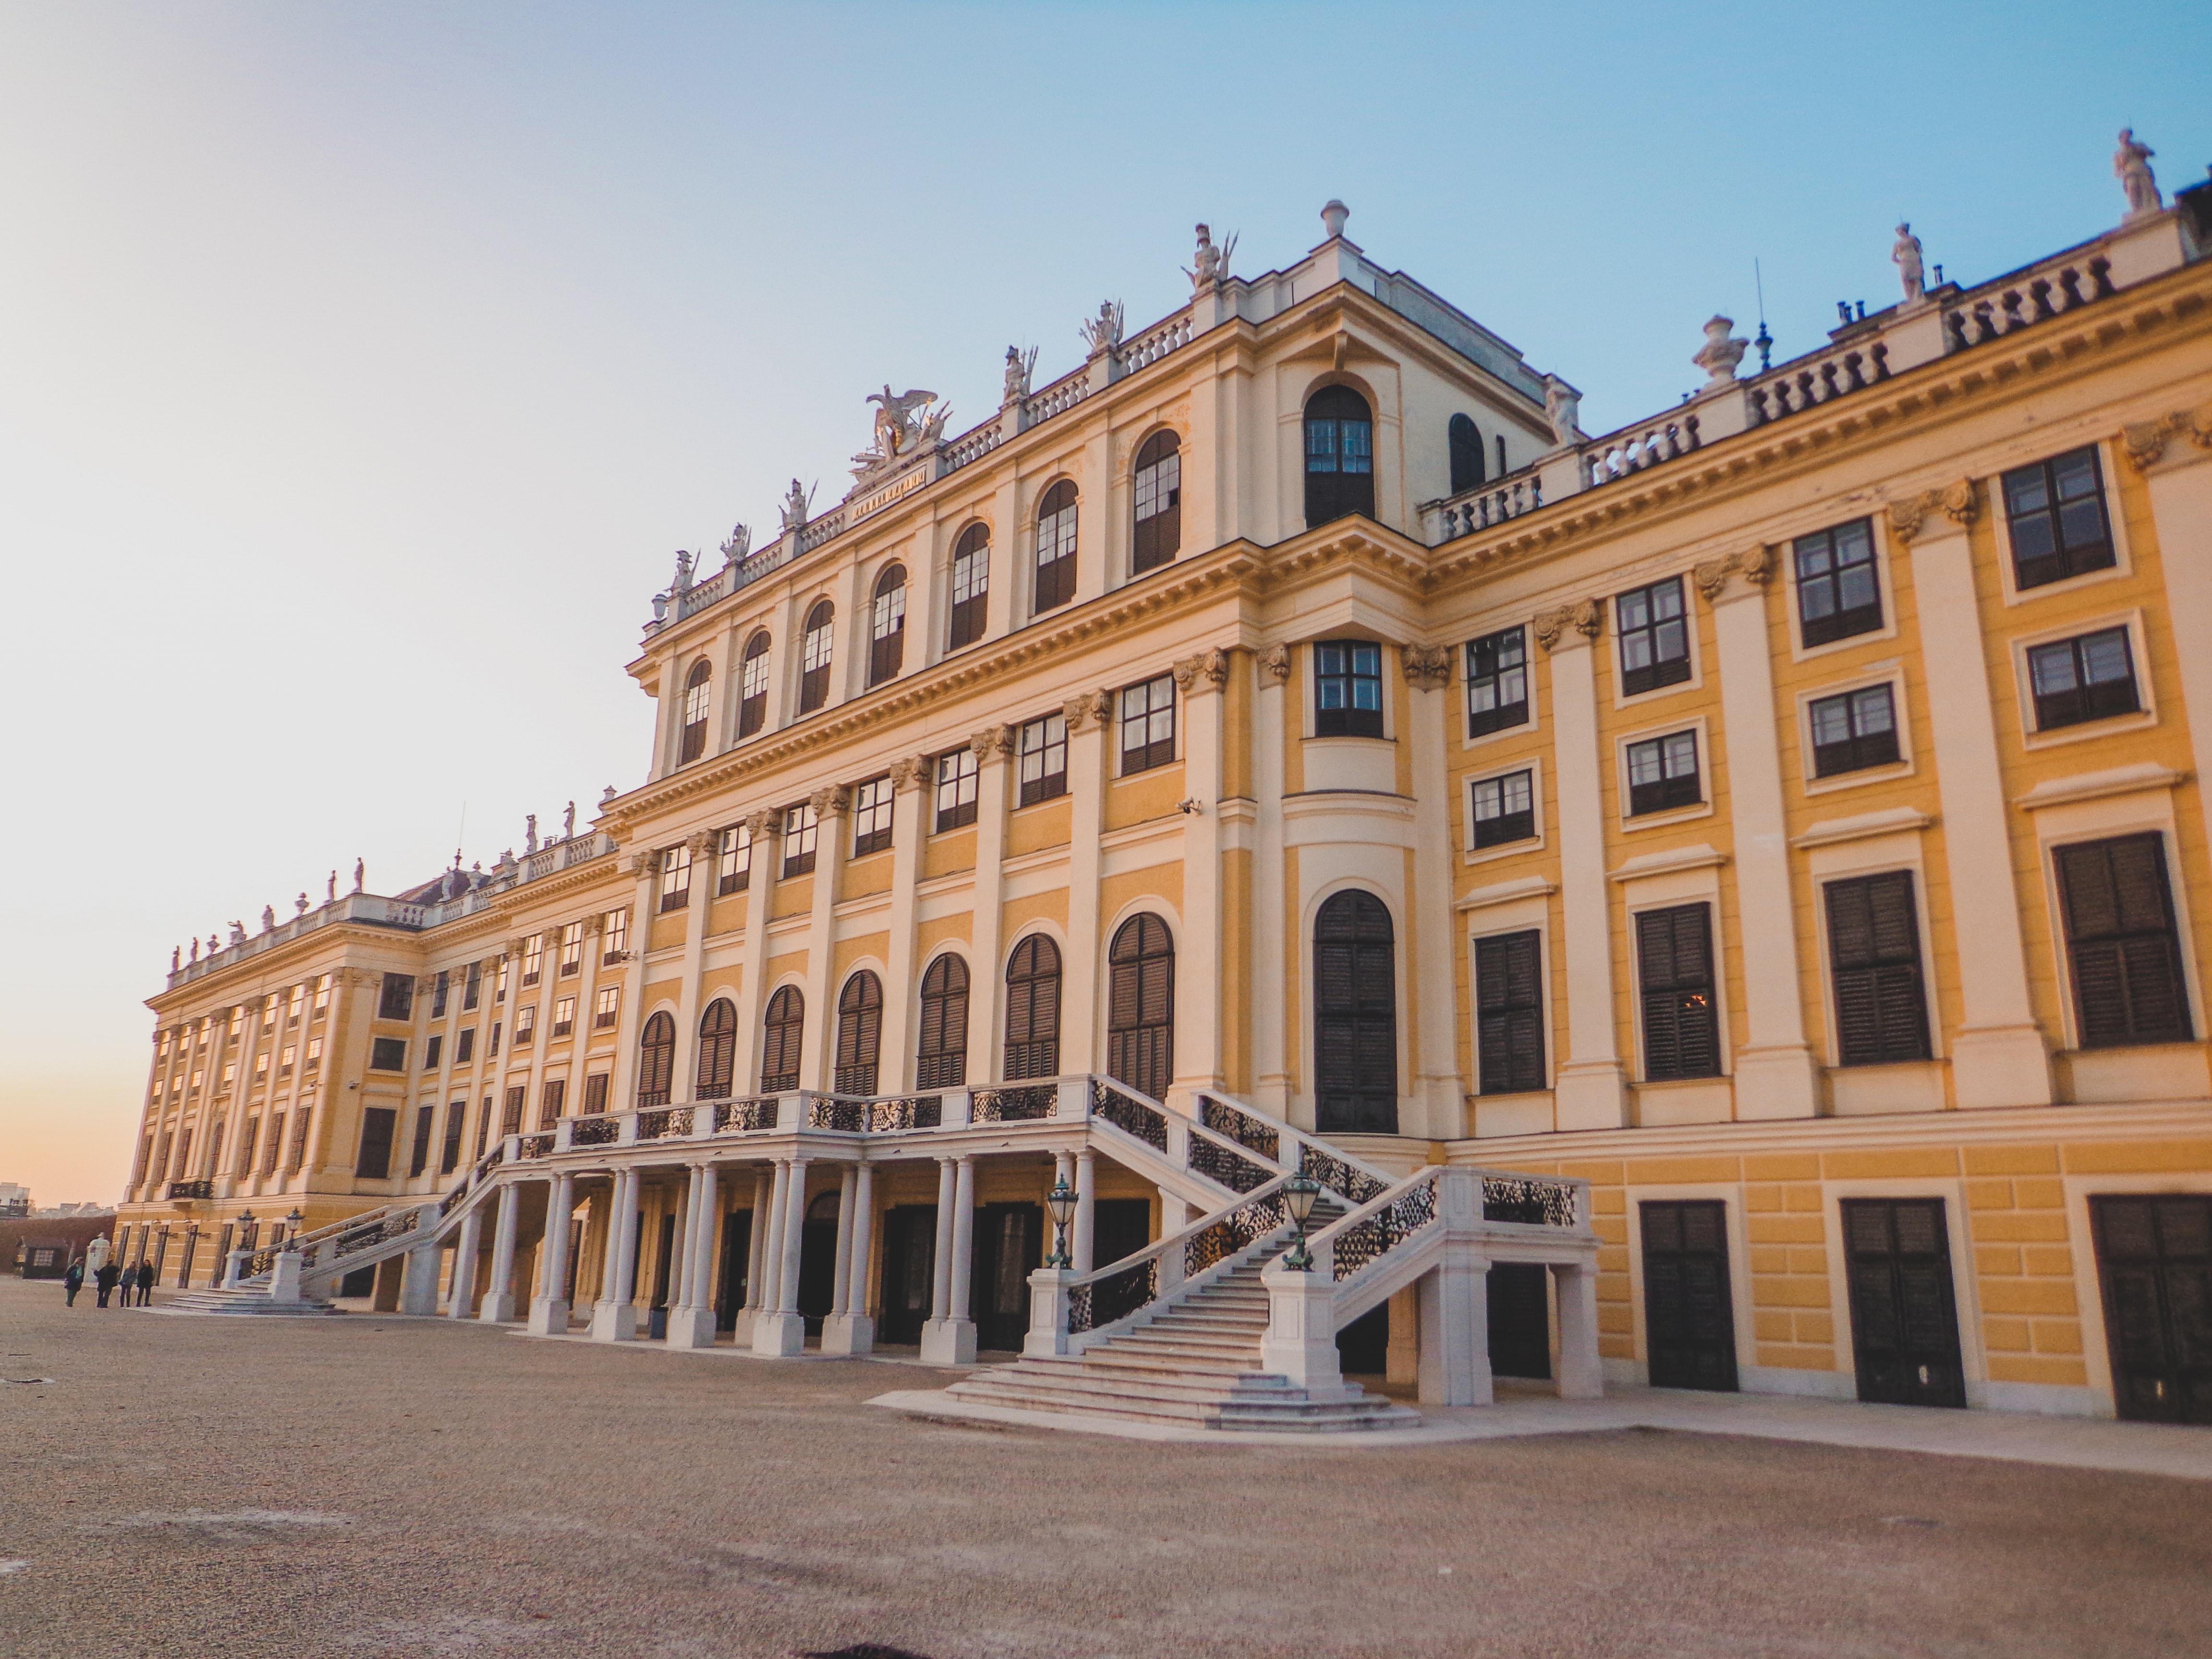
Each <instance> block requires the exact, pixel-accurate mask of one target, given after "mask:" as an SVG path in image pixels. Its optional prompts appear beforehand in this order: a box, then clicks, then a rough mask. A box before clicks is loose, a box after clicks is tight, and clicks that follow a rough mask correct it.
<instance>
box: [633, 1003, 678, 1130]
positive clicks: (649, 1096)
mask: <svg viewBox="0 0 2212 1659" xmlns="http://www.w3.org/2000/svg"><path fill="white" fill-rule="evenodd" d="M675 1077H676V1021H675V1020H674V1019H673V1018H671V1016H670V1015H669V1012H668V1011H667V1010H666V1009H665V1008H664V1009H662V1010H661V1011H660V1012H659V1013H657V1014H655V1015H654V1016H653V1018H651V1019H648V1020H647V1021H646V1022H645V1034H644V1036H643V1037H642V1038H641V1040H640V1041H639V1043H638V1066H637V1103H638V1104H639V1105H641V1106H665V1105H666V1104H668V1091H669V1089H670V1088H671V1086H672V1085H673V1084H674V1082H675Z"/></svg>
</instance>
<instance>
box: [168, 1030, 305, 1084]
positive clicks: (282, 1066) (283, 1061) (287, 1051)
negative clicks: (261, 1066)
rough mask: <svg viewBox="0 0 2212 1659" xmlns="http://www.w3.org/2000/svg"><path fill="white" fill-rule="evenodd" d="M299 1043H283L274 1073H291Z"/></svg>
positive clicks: (281, 1075) (298, 1050) (297, 1054)
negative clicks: (281, 1052) (282, 1049)
mask: <svg viewBox="0 0 2212 1659" xmlns="http://www.w3.org/2000/svg"><path fill="white" fill-rule="evenodd" d="M299 1054H300V1046H299V1044H297V1043H295V1042H288V1043H286V1044H285V1045H284V1052H283V1054H279V1055H278V1056H277V1058H276V1075H277V1076H278V1077H289V1076H291V1075H292V1062H293V1061H294V1060H296V1059H297V1058H298V1057H299ZM169 1092H170V1093H171V1094H174V1093H175V1092H176V1090H175V1088H174V1086H172V1087H171V1089H170V1091H169Z"/></svg>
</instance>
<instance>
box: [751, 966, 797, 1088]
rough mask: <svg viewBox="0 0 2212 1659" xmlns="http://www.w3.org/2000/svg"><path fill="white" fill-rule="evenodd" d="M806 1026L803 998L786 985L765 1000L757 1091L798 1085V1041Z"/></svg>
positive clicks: (793, 986) (790, 986)
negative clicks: (764, 1018)
mask: <svg viewBox="0 0 2212 1659" xmlns="http://www.w3.org/2000/svg"><path fill="white" fill-rule="evenodd" d="M805 1030H806V999H805V996H803V995H802V994H800V992H799V987H797V986H795V985H787V986H785V987H782V988H781V990H779V991H777V992H776V994H775V995H774V996H772V997H770V998H769V1000H768V1022H767V1030H766V1031H765V1033H764V1036H765V1038H766V1041H764V1042H763V1043H762V1044H761V1081H760V1086H761V1092H762V1093H763V1094H764V1095H773V1094H781V1093H782V1092H783V1091H785V1090H787V1089H796V1088H797V1087H798V1086H799V1041H800V1039H801V1037H802V1036H804V1035H805Z"/></svg>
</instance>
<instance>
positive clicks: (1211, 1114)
mask: <svg viewBox="0 0 2212 1659" xmlns="http://www.w3.org/2000/svg"><path fill="white" fill-rule="evenodd" d="M1198 1121H1200V1123H1203V1124H1204V1125H1205V1126H1206V1127H1207V1128H1209V1129H1211V1130H1212V1131H1213V1133H1216V1134H1218V1135H1227V1136H1228V1137H1229V1138H1230V1139H1231V1140H1233V1141H1235V1142H1236V1143H1237V1145H1238V1146H1247V1147H1249V1148H1250V1149H1251V1150H1252V1151H1254V1152H1257V1153H1259V1154H1260V1156H1261V1157H1262V1158H1267V1159H1270V1160H1272V1161H1273V1162H1274V1163H1277V1164H1279V1163H1281V1162H1282V1161H1283V1132H1282V1131H1281V1130H1280V1129H1278V1128H1276V1127H1274V1126H1273V1125H1272V1124H1268V1123H1263V1122H1261V1121H1260V1120H1259V1119H1258V1118H1256V1117H1254V1116H1253V1115H1251V1113H1249V1112H1244V1111H1239V1110H1238V1109H1237V1108H1236V1107H1234V1106H1231V1104H1230V1103H1228V1102H1227V1101H1225V1100H1217V1099H1215V1098H1214V1097H1212V1095H1200V1097H1198Z"/></svg>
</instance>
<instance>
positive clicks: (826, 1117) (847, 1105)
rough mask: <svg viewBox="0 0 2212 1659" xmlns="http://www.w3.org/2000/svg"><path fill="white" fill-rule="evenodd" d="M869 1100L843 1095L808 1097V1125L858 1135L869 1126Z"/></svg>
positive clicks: (811, 1127) (813, 1127) (812, 1127)
mask: <svg viewBox="0 0 2212 1659" xmlns="http://www.w3.org/2000/svg"><path fill="white" fill-rule="evenodd" d="M868 1116H869V1113H868V1102H867V1101H866V1100H865V1099H854V1098H851V1097H848V1096H843V1095H809V1096H807V1097H806V1127H808V1128H810V1129H830V1130H834V1131H836V1133H840V1134H848V1135H857V1134H860V1133H865V1132H866V1129H867V1127H868Z"/></svg>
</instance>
